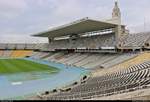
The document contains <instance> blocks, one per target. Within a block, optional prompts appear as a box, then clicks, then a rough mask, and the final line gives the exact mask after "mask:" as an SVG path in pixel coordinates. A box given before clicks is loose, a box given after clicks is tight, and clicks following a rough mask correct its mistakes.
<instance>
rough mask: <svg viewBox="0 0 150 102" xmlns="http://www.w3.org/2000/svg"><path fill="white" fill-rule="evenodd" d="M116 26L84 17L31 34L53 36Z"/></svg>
mask: <svg viewBox="0 0 150 102" xmlns="http://www.w3.org/2000/svg"><path fill="white" fill-rule="evenodd" d="M116 26H117V24H113V23H108V22H105V21H97V20H92V19H89V18H84V19H80V20H77V21H75V22H72V23H70V24H67V25H63V26H60V27H56V28H53V29H50V30H48V31H44V32H40V33H38V34H34V35H33V36H38V37H50V38H55V37H60V36H67V35H71V34H82V33H86V32H92V31H98V30H103V29H109V28H114V27H116Z"/></svg>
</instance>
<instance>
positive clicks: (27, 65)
mask: <svg viewBox="0 0 150 102" xmlns="http://www.w3.org/2000/svg"><path fill="white" fill-rule="evenodd" d="M42 71H43V72H44V71H46V72H49V73H56V72H58V71H59V69H58V68H55V67H50V66H48V65H44V64H39V63H36V62H32V61H28V60H24V59H0V75H3V74H16V73H22V72H42Z"/></svg>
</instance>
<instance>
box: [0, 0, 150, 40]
mask: <svg viewBox="0 0 150 102" xmlns="http://www.w3.org/2000/svg"><path fill="white" fill-rule="evenodd" d="M149 4H150V0H120V1H119V6H120V8H121V12H122V21H123V24H125V25H127V27H128V29H130V32H141V31H149V28H150V13H149V11H150V7H149ZM113 6H114V0H0V43H2V42H22V43H27V42H28V43H31V42H34V43H37V42H47V39H41V38H33V37H30V35H32V34H36V33H38V32H41V31H44V30H47V29H50V28H51V27H55V26H59V25H61V24H66V23H69V22H72V21H74V20H78V19H81V18H84V17H89V18H92V19H97V20H101V19H108V18H111V13H112V8H113ZM144 21H145V22H146V23H145V27H144Z"/></svg>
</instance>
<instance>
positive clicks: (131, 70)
mask: <svg viewBox="0 0 150 102" xmlns="http://www.w3.org/2000/svg"><path fill="white" fill-rule="evenodd" d="M32 36H34V37H46V38H48V40H49V43H39V44H10V43H9V44H6V43H1V44H0V63H2V64H4V61H1V60H2V59H5V60H6V59H24V60H26V61H33V62H38V63H40V64H41V63H42V64H45V63H47V64H46V65H50V66H51V67H54V68H55V67H56V68H57V67H58V69H59V68H60V69H61V68H62V67H63V68H64V69H63V71H60V72H59V73H56V74H57V75H56V76H55V75H54V76H52V79H51V80H48V78H47V77H51V76H48V75H47V74H42V75H41V74H40V75H41V76H46V78H47V80H43V81H41V80H37V76H38V77H39V76H40V75H37V76H36V77H35V76H33V75H30V76H31V77H32V79H30V81H31V80H35V79H36V81H35V83H34V81H33V82H30V81H29V82H28V81H22V82H23V83H24V84H23V85H22V86H19V89H20V90H21V89H22V88H25V89H27V90H26V92H23V91H24V90H23V91H22V90H21V91H20V90H19V89H17V88H18V87H17V86H16V87H12V90H13V89H17V90H16V93H17V92H18V94H16V95H15V96H13V95H12V94H8V95H10V97H8V95H7V93H6V91H7V90H8V89H7V90H5V89H6V88H8V87H6V88H4V89H3V91H2V92H0V99H5V98H6V99H7V98H8V99H13V98H14V99H26V100H150V91H149V90H150V52H149V50H150V33H149V32H141V33H136V34H130V33H129V30H127V29H126V26H125V25H123V24H122V22H121V12H120V9H119V7H118V2H117V1H116V2H115V6H114V8H113V13H112V18H111V19H107V20H103V21H99V20H93V19H89V18H88V17H86V18H83V19H80V20H77V21H74V22H72V23H70V24H66V25H62V26H60V27H56V28H53V29H50V30H47V31H44V32H40V33H38V34H33V35H32ZM10 62H11V63H12V62H13V61H10ZM14 62H17V60H15V61H14ZM20 63H21V62H20ZM23 63H24V64H25V62H22V64H23ZM28 63H29V64H28V65H26V64H25V65H24V66H23V68H25V66H26V67H28V69H29V67H30V65H33V63H30V62H28ZM7 64H10V63H8V62H7ZM15 65H17V64H15V63H13V64H12V66H13V67H14V66H15ZM46 65H45V69H43V70H47V69H46V67H47V66H46ZM18 66H19V67H21V64H19V65H18ZM39 66H40V65H39ZM7 67H8V65H7ZM36 67H38V65H35V68H36ZM38 68H39V67H38ZM32 69H33V68H32ZM39 70H40V71H41V69H39ZM0 71H1V70H0ZM17 71H20V70H17ZM53 71H54V70H53ZM55 71H56V70H55ZM2 72H3V71H2ZM83 72H84V73H83ZM7 74H8V73H7ZM33 74H35V73H33ZM38 74H39V73H38ZM2 75H3V74H2ZM67 75H68V76H67ZM69 77H72V79H69ZM53 78H58V83H59V85H60V86H57V87H52V88H50V85H51V84H50V83H48V82H49V81H50V82H51V83H53V82H54V81H55V80H57V79H53ZM67 78H68V79H67ZM0 79H1V72H0ZM59 79H60V80H62V81H64V83H65V84H64V83H63V82H62V81H60V80H59ZM10 80H16V79H10ZM17 80H18V79H17ZM23 80H27V79H23ZM67 80H70V81H67ZM40 81H41V82H40ZM4 82H5V81H4ZM15 82H16V81H15ZM17 82H18V81H17ZM19 82H20V79H19ZM38 82H40V84H41V85H38ZM31 83H32V84H31ZM42 83H43V84H42ZM58 83H54V86H55V85H57V84H58ZM6 84H7V83H6ZM13 84H19V83H13ZM30 85H34V86H35V87H36V86H37V87H36V88H33V89H34V90H33V92H32V89H30V88H26V87H30ZM0 86H1V85H0ZM4 86H5V85H4ZM40 88H41V89H40ZM0 90H1V88H0ZM37 90H39V91H37ZM14 91H15V90H14ZM22 92H23V94H22ZM33 93H34V94H33ZM20 95H21V96H20ZM6 96H7V97H6ZM18 97H19V98H18ZM20 97H21V98H20Z"/></svg>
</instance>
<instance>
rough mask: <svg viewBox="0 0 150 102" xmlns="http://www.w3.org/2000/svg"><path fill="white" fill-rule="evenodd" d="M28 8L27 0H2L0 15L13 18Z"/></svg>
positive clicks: (0, 1) (0, 0)
mask: <svg viewBox="0 0 150 102" xmlns="http://www.w3.org/2000/svg"><path fill="white" fill-rule="evenodd" d="M25 8H27V4H26V2H25V0H12V1H10V0H0V17H1V18H13V17H16V16H18V15H19V14H20V13H21V12H23V11H24V10H25Z"/></svg>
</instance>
